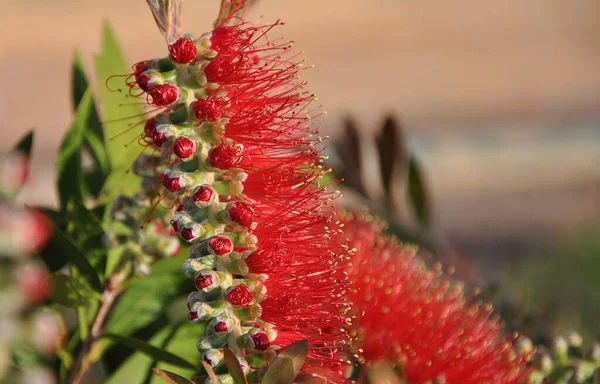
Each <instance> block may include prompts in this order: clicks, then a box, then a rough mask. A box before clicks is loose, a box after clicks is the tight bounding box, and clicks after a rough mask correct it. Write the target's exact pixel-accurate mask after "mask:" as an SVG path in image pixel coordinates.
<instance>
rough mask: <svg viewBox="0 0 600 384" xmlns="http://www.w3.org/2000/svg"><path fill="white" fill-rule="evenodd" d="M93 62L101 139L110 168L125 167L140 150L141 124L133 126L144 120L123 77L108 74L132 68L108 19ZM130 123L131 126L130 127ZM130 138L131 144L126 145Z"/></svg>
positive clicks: (139, 106) (128, 71) (128, 178)
mask: <svg viewBox="0 0 600 384" xmlns="http://www.w3.org/2000/svg"><path fill="white" fill-rule="evenodd" d="M94 62H95V67H96V80H97V82H98V84H100V89H99V95H100V99H101V100H102V105H103V106H104V109H103V112H104V113H103V114H102V117H103V119H104V120H103V121H104V123H103V125H104V141H105V142H106V145H107V149H108V154H109V158H110V161H111V164H112V168H113V169H116V168H122V167H125V168H128V167H129V166H130V165H131V164H132V163H133V161H134V159H135V158H136V157H137V155H138V153H139V152H140V147H139V145H137V142H136V138H137V137H138V136H139V135H140V134H141V131H142V128H143V125H141V124H140V125H139V126H137V127H134V126H135V125H136V124H138V123H141V121H143V120H144V118H143V117H142V114H143V112H144V109H143V108H142V106H141V105H140V101H139V100H136V99H134V98H132V97H131V96H130V95H129V92H128V89H127V86H126V84H125V83H124V78H123V77H116V78H111V76H113V75H124V74H127V73H131V72H132V70H131V67H130V66H129V65H127V62H126V60H125V58H124V57H123V54H122V52H121V49H120V48H119V45H118V44H117V41H116V38H115V35H114V32H113V31H112V28H111V27H110V25H109V24H108V23H105V24H104V28H103V31H102V43H101V49H100V53H99V54H98V55H97V56H96V57H95V60H94ZM134 116H137V117H134ZM129 117H131V118H129ZM132 127H134V128H133V129H130V128H132ZM132 141H133V143H132V144H131V145H127V143H130V142H132ZM122 177H123V179H122V180H121V181H122V182H123V183H127V182H130V181H131V180H135V178H137V176H135V175H134V174H132V173H129V174H123V175H122ZM125 179H127V180H125Z"/></svg>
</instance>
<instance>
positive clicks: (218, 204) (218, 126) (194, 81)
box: [136, 1, 350, 382]
mask: <svg viewBox="0 0 600 384" xmlns="http://www.w3.org/2000/svg"><path fill="white" fill-rule="evenodd" d="M243 3H244V2H243V1H234V2H223V4H226V5H227V7H230V9H229V13H228V12H225V13H227V14H230V15H231V16H224V17H222V18H220V21H219V22H218V23H217V26H216V27H215V29H214V30H213V31H212V32H210V33H207V34H205V35H203V36H201V37H200V38H198V39H194V40H193V44H194V47H195V48H196V53H195V54H194V57H193V58H192V49H191V44H190V41H188V40H179V41H177V42H175V43H174V44H173V45H171V46H170V47H169V56H168V57H167V58H162V59H157V60H151V61H148V62H147V63H149V64H148V65H147V68H146V69H144V70H143V71H141V72H140V74H139V75H136V76H137V78H138V79H139V78H140V77H141V76H144V75H147V76H149V78H151V80H149V81H148V82H147V87H145V88H144V87H143V86H142V85H139V87H140V88H141V89H142V90H145V89H147V90H148V94H147V95H146V97H147V100H148V102H149V104H151V105H152V106H155V107H166V108H164V109H163V110H161V112H159V113H158V114H157V116H155V117H154V119H156V121H159V122H160V123H161V124H159V125H158V126H156V125H154V128H155V129H151V128H149V130H148V131H147V132H145V133H144V138H148V140H145V141H146V142H148V141H149V140H150V139H151V140H152V142H153V143H154V144H155V145H156V146H157V147H158V148H159V150H160V151H161V152H162V153H161V158H162V159H163V165H164V167H165V168H166V169H165V170H164V177H163V183H162V184H163V186H164V188H165V189H166V190H167V192H168V193H161V194H160V195H161V196H164V197H165V198H168V199H169V198H174V199H176V200H175V202H174V204H177V206H178V209H177V212H176V213H175V217H174V218H173V221H172V226H173V229H174V230H175V231H177V232H178V233H179V235H180V236H181V237H182V238H183V239H184V240H185V241H188V242H190V243H193V246H192V247H191V248H190V257H189V258H188V260H186V262H185V265H184V270H185V274H186V276H188V277H190V278H193V279H194V280H195V285H196V288H197V289H199V290H200V291H199V292H198V291H195V292H193V293H192V294H190V296H189V298H188V304H189V308H190V309H189V318H190V320H192V321H194V322H200V321H208V322H209V324H212V325H211V326H209V327H207V337H206V338H203V339H201V340H200V341H199V342H198V344H197V347H198V349H199V352H200V353H201V354H202V356H204V357H206V358H207V359H209V360H210V362H211V364H212V365H215V366H217V365H219V364H222V362H223V357H222V356H223V351H222V348H223V344H222V343H223V342H222V340H223V339H222V338H219V339H218V340H217V339H216V338H214V337H211V335H212V334H213V333H214V332H219V333H224V332H227V333H230V334H231V335H237V336H236V337H227V339H226V340H227V341H226V343H227V346H228V347H230V349H232V350H234V351H241V354H240V355H239V356H238V359H239V360H240V364H241V365H242V366H243V367H246V368H245V370H248V372H249V371H251V370H259V369H261V368H257V367H258V366H266V365H268V364H269V363H270V360H271V359H272V358H273V357H274V356H275V355H276V352H275V351H277V350H279V349H281V348H285V347H286V346H288V345H289V344H291V343H293V342H296V341H299V340H305V339H307V340H308V341H309V344H310V346H311V347H310V349H309V352H308V355H307V359H306V363H305V365H304V370H303V371H304V372H306V373H312V374H315V375H319V376H321V377H323V378H325V379H327V380H330V381H332V382H344V381H345V379H344V377H343V376H342V374H341V373H340V371H341V369H342V368H343V364H344V363H343V362H342V361H343V358H344V356H345V351H344V349H345V348H346V345H347V343H348V342H349V340H350V337H349V335H348V334H347V333H345V331H344V329H345V326H346V325H347V323H348V316H347V312H348V310H349V304H348V301H347V298H346V291H347V289H348V285H349V280H348V278H347V277H346V276H345V275H344V273H343V270H342V269H343V267H342V265H341V262H342V260H344V259H345V258H346V257H347V254H348V248H347V246H346V244H345V242H346V240H345V237H344V236H343V235H342V234H341V229H340V223H339V222H338V220H337V219H336V214H335V212H334V210H333V208H332V206H331V202H332V200H333V199H334V197H335V196H334V194H333V193H330V192H328V191H327V190H325V188H324V187H321V186H319V185H318V184H317V182H316V180H317V179H318V178H319V177H320V176H322V175H323V174H324V171H323V168H322V164H321V163H322V157H321V154H320V151H321V150H320V149H319V148H320V145H319V144H320V142H321V141H322V139H320V138H319V137H318V132H317V130H316V129H314V128H311V126H310V119H311V116H310V115H309V114H310V113H312V112H313V111H314V110H313V109H311V108H310V107H309V105H310V103H311V102H312V101H313V100H314V96H313V95H312V94H310V93H309V92H307V91H305V90H304V86H305V83H304V82H302V81H300V80H299V77H300V74H301V68H302V67H301V63H300V62H298V61H296V59H295V57H294V56H291V55H288V51H289V48H290V43H283V44H280V43H279V41H280V40H278V39H273V38H271V37H267V34H270V33H271V31H272V30H273V29H274V28H275V27H277V26H279V25H281V24H282V23H279V22H277V23H275V24H272V25H266V26H254V25H251V24H249V23H246V22H243V21H242V20H241V19H240V18H239V17H238V16H235V17H234V16H233V15H235V14H236V11H237V10H239V9H240V8H239V7H240V5H243ZM235 22H238V24H237V25H232V24H233V23H235ZM186 47H188V48H189V52H188V51H187V50H186V49H188V48H186ZM180 64H185V65H180ZM140 70H142V68H140ZM136 89H137V88H136ZM191 95H194V97H195V99H194V100H192V101H191V102H190V97H188V96H191ZM153 124H154V123H152V124H150V126H151V127H152V126H153ZM155 131H156V133H155ZM192 152H193V153H192ZM216 319H226V321H227V322H226V323H225V325H223V324H221V323H219V322H217V320H216ZM224 321H225V320H224ZM219 324H220V325H219ZM232 343H233V344H236V345H231V344H232ZM242 356H246V357H248V360H250V357H251V358H252V361H253V362H254V363H255V364H253V365H252V366H251V365H250V364H248V363H247V362H245V361H244V358H243V357H242ZM258 363H260V364H258Z"/></svg>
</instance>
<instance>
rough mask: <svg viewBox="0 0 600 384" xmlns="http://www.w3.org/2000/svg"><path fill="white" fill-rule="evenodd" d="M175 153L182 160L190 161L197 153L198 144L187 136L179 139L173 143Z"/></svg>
mask: <svg viewBox="0 0 600 384" xmlns="http://www.w3.org/2000/svg"><path fill="white" fill-rule="evenodd" d="M173 153H175V156H177V157H179V158H180V159H182V160H187V159H190V158H191V157H192V156H194V154H195V153H196V142H195V141H193V140H191V139H188V138H187V137H185V136H181V137H178V138H177V140H175V143H173Z"/></svg>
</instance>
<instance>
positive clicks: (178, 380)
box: [152, 368, 194, 384]
mask: <svg viewBox="0 0 600 384" xmlns="http://www.w3.org/2000/svg"><path fill="white" fill-rule="evenodd" d="M152 372H154V374H155V375H156V376H158V377H160V378H161V379H162V380H163V381H164V382H167V383H169V384H194V382H193V381H191V380H189V379H186V378H185V377H181V376H179V375H178V374H176V373H173V372H169V371H165V370H162V369H159V368H152Z"/></svg>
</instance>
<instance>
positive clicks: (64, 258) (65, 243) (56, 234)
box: [40, 227, 103, 292]
mask: <svg viewBox="0 0 600 384" xmlns="http://www.w3.org/2000/svg"><path fill="white" fill-rule="evenodd" d="M40 255H41V256H42V259H43V260H44V262H45V263H46V264H47V265H48V268H49V269H50V270H51V271H56V270H58V269H60V268H62V267H63V266H64V265H65V264H66V263H70V264H72V265H74V266H75V267H76V268H77V270H78V271H79V274H80V275H81V276H83V277H84V278H85V279H86V280H87V281H88V283H90V286H91V287H92V288H94V289H95V290H96V291H98V292H100V291H102V288H103V287H102V284H101V283H100V279H99V278H98V274H96V271H95V270H94V268H93V267H92V265H91V264H90V262H89V261H88V259H87V258H86V257H85V255H84V254H83V252H81V250H80V249H79V248H78V247H77V246H76V245H75V243H74V242H73V240H71V239H70V238H69V237H68V236H67V235H65V234H64V233H63V232H62V231H61V230H60V229H58V228H57V227H54V229H53V234H52V237H51V238H50V241H49V243H48V245H47V246H46V248H45V249H43V250H42V251H41V252H40Z"/></svg>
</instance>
